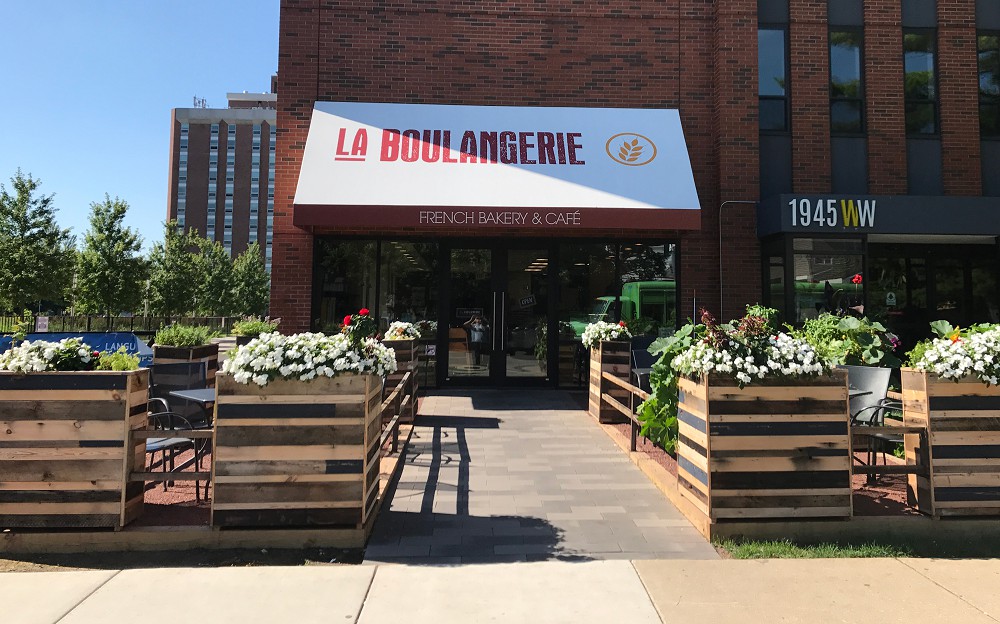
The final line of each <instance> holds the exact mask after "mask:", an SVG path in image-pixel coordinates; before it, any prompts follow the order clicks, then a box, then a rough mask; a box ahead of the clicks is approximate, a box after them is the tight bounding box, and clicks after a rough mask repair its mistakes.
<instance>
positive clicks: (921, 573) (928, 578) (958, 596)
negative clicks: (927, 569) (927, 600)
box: [896, 558, 1000, 622]
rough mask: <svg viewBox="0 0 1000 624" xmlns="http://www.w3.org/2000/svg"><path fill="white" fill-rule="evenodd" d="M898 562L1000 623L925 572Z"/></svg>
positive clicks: (903, 562) (900, 560) (899, 560)
mask: <svg viewBox="0 0 1000 624" xmlns="http://www.w3.org/2000/svg"><path fill="white" fill-rule="evenodd" d="M896 561H898V562H900V563H901V564H903V565H904V566H906V567H908V568H909V569H911V570H913V571H914V572H916V573H917V574H919V575H920V576H922V577H924V578H925V579H927V580H928V581H930V582H931V583H934V584H935V585H937V586H938V587H940V588H941V589H943V590H945V591H946V592H948V593H949V594H951V595H952V596H954V597H956V598H958V599H959V600H961V601H962V602H964V603H965V604H967V605H969V606H970V607H972V608H973V609H975V610H976V611H979V612H980V613H982V614H983V615H985V616H986V617H988V618H989V619H991V620H993V621H994V622H1000V620H998V619H996V618H995V617H993V616H992V615H990V614H989V613H987V612H986V611H983V609H982V607H980V606H978V605H975V604H972V603H971V602H969V601H968V600H966V599H965V597H963V596H961V595H959V594H956V593H955V592H953V591H952V590H950V589H948V588H947V587H945V586H944V585H942V584H941V583H938V582H937V581H935V580H934V579H932V578H931V577H929V576H927V575H926V574H924V573H923V572H921V571H920V570H918V569H916V568H914V567H913V566H911V565H910V564H908V563H906V562H905V561H903V560H902V559H899V558H896Z"/></svg>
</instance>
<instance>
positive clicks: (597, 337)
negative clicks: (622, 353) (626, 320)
mask: <svg viewBox="0 0 1000 624" xmlns="http://www.w3.org/2000/svg"><path fill="white" fill-rule="evenodd" d="M631 338H632V333H631V332H630V331H629V330H628V328H627V327H625V326H624V325H621V324H619V323H607V322H605V321H598V322H596V323H591V324H589V325H587V327H586V329H584V330H583V335H582V336H581V340H582V341H583V346H584V347H586V348H588V349H591V348H593V347H596V346H597V345H598V343H601V342H607V341H610V340H630V339H631Z"/></svg>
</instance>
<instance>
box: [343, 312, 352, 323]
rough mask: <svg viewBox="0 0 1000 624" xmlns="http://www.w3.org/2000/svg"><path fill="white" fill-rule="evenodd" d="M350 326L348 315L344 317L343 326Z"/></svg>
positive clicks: (349, 316)
mask: <svg viewBox="0 0 1000 624" xmlns="http://www.w3.org/2000/svg"><path fill="white" fill-rule="evenodd" d="M350 324H351V315H350V314H348V315H347V316H345V317H344V325H350Z"/></svg>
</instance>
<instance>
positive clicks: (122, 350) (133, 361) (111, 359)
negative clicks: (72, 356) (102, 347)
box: [96, 345, 139, 371]
mask: <svg viewBox="0 0 1000 624" xmlns="http://www.w3.org/2000/svg"><path fill="white" fill-rule="evenodd" d="M137 368H139V356H138V355H131V354H129V352H128V349H127V348H126V347H125V346H124V345H123V346H121V347H119V348H118V350H117V351H102V352H101V354H100V356H99V357H98V360H97V366H96V369H97V370H103V371H133V370H136V369H137Z"/></svg>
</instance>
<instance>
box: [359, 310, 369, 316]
mask: <svg viewBox="0 0 1000 624" xmlns="http://www.w3.org/2000/svg"><path fill="white" fill-rule="evenodd" d="M369 312H371V310H369V309H368V308H361V310H359V311H358V314H360V315H361V316H368V313H369Z"/></svg>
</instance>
